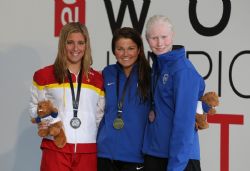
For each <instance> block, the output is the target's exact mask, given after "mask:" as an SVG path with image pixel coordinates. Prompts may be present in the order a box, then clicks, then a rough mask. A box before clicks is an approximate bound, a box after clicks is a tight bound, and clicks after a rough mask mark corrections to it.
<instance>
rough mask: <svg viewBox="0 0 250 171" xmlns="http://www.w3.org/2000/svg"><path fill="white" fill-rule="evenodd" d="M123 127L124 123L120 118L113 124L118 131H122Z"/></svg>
mask: <svg viewBox="0 0 250 171" xmlns="http://www.w3.org/2000/svg"><path fill="white" fill-rule="evenodd" d="M123 126H124V122H123V120H122V118H120V117H118V118H116V119H115V120H114V122H113V127H114V128H115V129H117V130H119V129H122V128H123Z"/></svg>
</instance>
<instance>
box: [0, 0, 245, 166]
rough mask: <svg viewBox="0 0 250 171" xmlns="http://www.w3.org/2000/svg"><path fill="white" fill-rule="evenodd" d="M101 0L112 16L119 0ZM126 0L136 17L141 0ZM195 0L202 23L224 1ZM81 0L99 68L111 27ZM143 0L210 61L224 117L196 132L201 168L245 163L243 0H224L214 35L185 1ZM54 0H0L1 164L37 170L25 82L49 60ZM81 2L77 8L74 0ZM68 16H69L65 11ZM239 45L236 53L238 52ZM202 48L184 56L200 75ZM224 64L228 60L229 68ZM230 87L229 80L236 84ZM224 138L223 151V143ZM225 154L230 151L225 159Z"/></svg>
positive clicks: (90, 1)
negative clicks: (226, 14) (224, 20)
mask: <svg viewBox="0 0 250 171" xmlns="http://www.w3.org/2000/svg"><path fill="white" fill-rule="evenodd" d="M105 1H110V2H111V3H112V6H113V13H114V16H115V20H116V18H117V15H118V13H119V9H120V3H121V1H120V0H105ZM128 1H130V0H128ZM131 1H132V2H134V4H135V9H136V13H137V16H138V18H139V16H140V13H141V9H142V5H143V3H145V2H147V1H146V0H144V1H143V0H131ZM197 1H198V3H197V15H198V20H199V21H200V23H201V24H202V25H203V26H205V27H213V26H215V25H216V24H217V23H218V22H219V21H220V19H221V17H222V11H223V1H222V0H209V1H207V0H197ZM225 1H226V0H225ZM55 2H56V3H55ZM64 2H65V3H66V2H68V3H73V4H74V3H75V0H67V1H66V0H64ZM84 2H85V3H86V7H85V8H84V9H85V10H86V11H85V12H84V15H85V20H86V25H87V27H88V29H89V32H90V37H91V45H92V51H93V58H94V64H93V67H94V68H96V69H98V70H102V68H103V67H104V66H106V64H107V62H106V61H107V51H111V48H110V46H111V45H110V44H111V38H112V30H111V27H110V24H109V17H108V15H107V11H106V8H105V2H104V0H86V1H83V0H78V1H77V2H76V3H84ZM149 2H150V5H149V9H148V12H147V14H144V15H146V19H148V18H149V17H150V16H152V15H154V14H164V15H167V16H169V18H170V19H171V20H172V22H173V24H174V26H175V31H176V37H175V43H176V44H183V45H185V46H186V49H187V50H188V51H196V52H197V51H200V52H204V53H205V54H207V55H208V56H209V57H210V58H211V60H212V66H213V67H212V70H211V74H210V75H209V77H208V78H207V79H206V84H207V89H206V90H207V91H211V90H215V91H217V92H218V93H220V95H221V97H220V101H221V105H220V107H219V108H218V113H220V114H227V115H226V117H225V118H223V117H222V121H221V120H220V121H218V122H220V123H223V124H222V125H223V126H222V129H221V124H213V123H211V124H210V128H209V129H208V130H205V131H201V132H200V141H201V164H202V170H203V171H228V170H230V171H247V170H249V163H250V158H249V154H250V148H249V144H250V137H249V131H250V121H249V114H250V109H249V105H250V103H249V102H250V100H249V99H250V97H249V96H250V79H249V78H250V77H249V75H250V67H249V65H250V54H249V51H250V21H249V17H250V10H249V7H250V1H249V0H231V13H230V19H229V22H228V24H227V26H226V27H225V29H224V30H223V31H222V32H220V33H219V34H216V35H214V36H203V35H201V34H199V33H198V32H196V31H195V29H194V28H193V27H192V25H191V22H190V19H189V13H188V10H189V5H190V4H189V3H190V2H189V1H183V0H151V1H149ZM228 2H230V0H228ZM58 3H59V0H23V1H20V0H12V1H9V0H1V1H0V22H1V24H0V60H1V61H0V79H1V82H0V83H1V84H0V97H1V100H0V101H1V103H0V107H1V112H0V113H1V119H0V130H1V132H0V135H1V140H0V170H1V171H17V170H21V171H36V170H39V164H40V157H41V152H40V149H39V145H40V138H39V137H38V136H37V130H36V126H35V125H32V124H31V123H30V121H29V115H28V102H29V96H30V92H29V87H30V85H31V82H32V75H33V73H34V71H35V70H37V69H38V68H40V67H43V66H45V65H49V64H51V63H53V62H54V59H55V55H56V52H57V42H58V38H57V37H55V36H54V29H55V21H56V20H58V18H56V17H55V9H56V8H57V7H58ZM56 4H57V5H56ZM65 5H66V4H65ZM66 6H67V5H66ZM66 6H65V8H66ZM80 8H83V7H82V6H80ZM74 9H76V8H74ZM69 12H70V11H69ZM71 12H72V11H71ZM72 14H73V15H74V14H75V13H74V12H73V13H72ZM78 14H79V13H78ZM78 14H77V15H78ZM79 15H82V14H79ZM67 17H68V15H67V16H65V18H67ZM122 26H132V24H131V18H130V15H129V10H128V8H126V11H125V15H124V20H123V22H122ZM142 26H143V24H142ZM144 31H145V29H143V32H142V35H143V37H144ZM148 49H149V48H148V46H147V44H146V41H145V50H146V51H148ZM241 52H242V55H239V57H237V54H238V53H241ZM244 52H246V53H244ZM204 53H203V54H198V55H193V54H190V55H189V57H190V59H191V60H192V61H193V63H194V64H195V65H196V67H197V69H198V70H199V72H200V73H201V74H202V75H203V76H205V75H207V73H208V71H209V67H210V66H211V65H210V64H209V61H208V59H207V58H206V56H205V55H204ZM111 54H112V53H110V63H114V62H115V58H114V57H113V55H111ZM234 60H235V61H234ZM230 65H232V66H233V67H232V73H231V74H230ZM230 78H232V81H233V86H232V84H230ZM232 87H235V89H236V91H234V90H233V88H232ZM237 92H238V93H237ZM231 115H233V116H234V115H236V116H240V117H241V119H242V123H241V121H239V122H240V123H239V124H233V122H234V121H235V120H234V121H232V120H230V119H232V117H230V116H231ZM221 116H224V115H221ZM214 119H216V118H214ZM235 122H237V121H235ZM226 123H229V124H226ZM227 128H228V129H227ZM221 130H223V131H222V132H221ZM227 133H228V134H227ZM221 138H223V139H224V138H229V139H228V140H229V141H228V143H229V144H228V143H227V144H222V145H221ZM224 140H225V139H224ZM227 145H228V146H229V150H227V148H225V147H227ZM223 148H224V150H222V149H223ZM225 149H226V150H225ZM222 153H223V154H222ZM227 153H228V155H227ZM227 156H229V158H228V160H227V158H226V157H227ZM227 161H228V162H229V164H228V167H227Z"/></svg>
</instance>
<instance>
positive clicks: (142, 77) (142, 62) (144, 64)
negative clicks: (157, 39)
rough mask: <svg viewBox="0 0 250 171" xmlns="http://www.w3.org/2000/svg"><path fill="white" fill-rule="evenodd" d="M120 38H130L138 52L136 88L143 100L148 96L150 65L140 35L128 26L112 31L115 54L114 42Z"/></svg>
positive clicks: (113, 46) (113, 44)
mask: <svg viewBox="0 0 250 171" xmlns="http://www.w3.org/2000/svg"><path fill="white" fill-rule="evenodd" d="M121 38H128V39H131V40H132V41H133V42H135V44H136V45H137V47H138V49H139V50H140V51H139V54H138V59H137V61H136V62H137V63H138V90H139V95H140V98H141V99H142V100H143V101H145V100H147V99H149V97H150V66H149V63H148V61H147V59H146V56H145V53H144V47H143V42H142V38H141V35H140V33H139V32H138V31H136V30H135V29H133V28H130V27H123V28H120V29H118V30H116V31H115V32H114V35H113V38H112V52H113V54H115V44H116V42H117V41H118V40H119V39H121Z"/></svg>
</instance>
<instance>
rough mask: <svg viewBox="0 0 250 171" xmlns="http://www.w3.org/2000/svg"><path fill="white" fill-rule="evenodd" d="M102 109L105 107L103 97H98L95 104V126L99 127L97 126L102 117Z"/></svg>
mask: <svg viewBox="0 0 250 171" xmlns="http://www.w3.org/2000/svg"><path fill="white" fill-rule="evenodd" d="M104 107H105V98H104V96H100V97H99V99H98V102H97V113H96V125H97V127H99V124H100V122H101V120H102V118H103V115H104Z"/></svg>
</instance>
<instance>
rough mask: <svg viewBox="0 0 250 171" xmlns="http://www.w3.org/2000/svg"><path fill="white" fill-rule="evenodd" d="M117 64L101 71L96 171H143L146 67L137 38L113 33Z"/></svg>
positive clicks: (147, 106) (122, 32)
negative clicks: (102, 105) (101, 106)
mask: <svg viewBox="0 0 250 171" xmlns="http://www.w3.org/2000/svg"><path fill="white" fill-rule="evenodd" d="M112 51H113V54H114V55H115V57H116V59H117V63H116V64H114V65H109V66H107V67H106V68H104V70H103V77H104V90H105V101H106V105H105V111H104V117H103V119H102V121H101V123H100V127H99V132H98V136H97V145H98V171H138V170H143V154H142V143H143V137H144V130H145V125H146V122H147V119H148V113H149V111H150V100H149V99H150V92H149V91H150V66H149V64H148V61H147V60H146V58H145V54H144V48H143V42H142V39H141V36H140V34H139V33H138V32H137V31H136V30H134V29H132V28H128V27H124V28H121V29H118V30H117V31H116V32H114V35H113V39H112Z"/></svg>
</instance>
